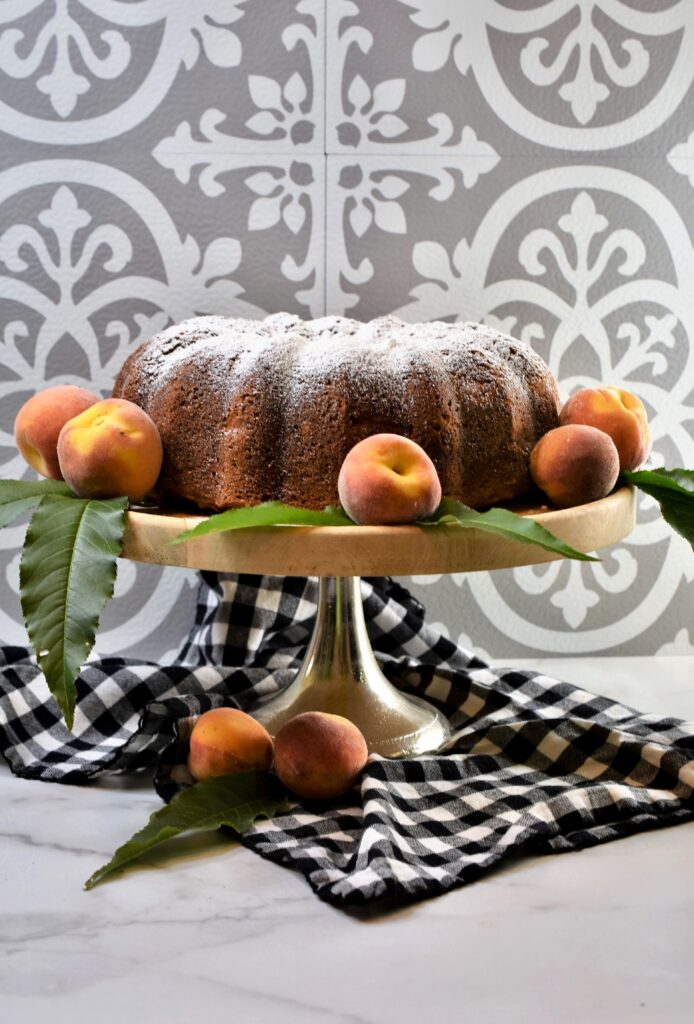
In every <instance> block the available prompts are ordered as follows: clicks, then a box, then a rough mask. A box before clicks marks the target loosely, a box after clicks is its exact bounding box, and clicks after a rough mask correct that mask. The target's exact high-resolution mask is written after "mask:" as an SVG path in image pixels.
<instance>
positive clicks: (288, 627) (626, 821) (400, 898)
mask: <svg viewBox="0 0 694 1024" xmlns="http://www.w3.org/2000/svg"><path fill="white" fill-rule="evenodd" d="M363 593H364V610H365V614H366V619H367V627H368V631H369V635H370V637H371V642H372V644H373V647H374V649H375V651H376V654H377V657H378V659H379V661H380V663H381V666H382V668H383V671H384V672H385V674H386V675H387V676H388V677H389V678H390V679H391V681H393V682H394V683H396V684H397V685H398V686H401V687H402V688H403V689H404V690H407V691H409V692H412V693H419V694H420V695H422V696H424V697H426V698H427V699H428V700H430V701H432V702H433V703H434V704H436V705H437V706H438V707H440V708H441V709H442V710H443V711H444V713H445V714H446V715H448V716H449V718H450V719H451V721H452V725H453V729H454V735H453V740H452V742H451V743H450V744H449V745H448V746H447V749H446V750H445V751H444V752H442V753H438V754H431V755H427V756H422V757H417V758H410V759H406V760H400V761H397V760H388V759H384V758H380V757H376V756H373V757H371V758H370V760H369V763H368V765H367V768H366V770H365V772H364V774H363V777H362V779H361V783H360V785H359V788H358V790H355V791H354V792H352V793H350V794H349V795H348V796H347V797H345V798H344V799H343V800H342V801H341V802H340V803H339V804H337V805H336V804H334V803H333V804H331V805H330V806H328V805H325V806H323V805H316V804H308V803H307V804H305V805H302V804H301V803H294V804H292V806H291V810H290V811H289V812H286V813H282V814H281V815H280V816H277V817H275V818H274V819H273V820H272V821H261V822H259V823H258V824H257V825H256V826H254V827H253V828H252V829H251V830H250V831H249V832H247V833H246V834H245V835H244V836H243V837H242V839H241V841H242V842H243V843H244V844H245V845H246V846H248V847H250V848H251V849H253V850H255V851H256V852H257V853H259V854H261V855H262V856H263V857H267V858H268V859H270V860H274V861H277V862H278V863H281V864H287V865H290V866H292V867H294V868H296V869H298V870H299V871H301V872H303V874H304V875H305V876H306V878H307V879H308V881H309V883H310V885H311V886H312V888H313V889H314V890H315V891H316V892H317V893H318V895H319V896H320V897H321V898H322V899H325V900H328V901H330V902H332V903H337V904H357V903H364V902H366V901H369V900H373V899H379V898H382V897H386V898H388V902H389V903H392V902H405V901H408V900H413V899H420V898H423V897H427V896H433V895H436V894H438V893H441V892H444V891H445V890H447V889H450V888H454V887H457V886H460V885H463V884H465V883H466V882H469V881H472V880H473V879H475V878H477V877H478V876H479V875H480V874H482V873H483V872H484V871H485V870H487V869H488V868H490V867H491V866H492V865H493V864H495V863H496V862H497V861H499V860H501V859H502V858H504V857H506V856H509V855H513V854H518V853H519V852H521V851H527V852H533V853H537V852H540V851H545V852H546V851H552V850H553V851H565V850H574V849H578V848H581V847H585V846H591V845H594V844H596V843H599V842H606V841H608V840H610V839H617V838H620V837H622V836H627V835H630V834H632V833H634V832H638V831H642V830H645V829H650V828H657V827H660V826H664V825H672V824H675V823H677V822H680V821H685V820H689V819H691V818H693V817H694V795H693V787H694V724H688V723H686V722H682V721H679V720H677V719H673V718H662V717H660V716H657V715H647V714H646V715H644V714H640V713H639V712H636V711H634V710H633V709H631V708H628V707H623V706H622V705H620V704H617V703H615V702H614V701H611V700H608V699H606V698H604V697H597V696H594V695H593V694H590V693H587V692H586V691H584V690H582V689H579V688H577V687H575V686H571V685H569V684H567V683H561V682H558V681H557V680H555V679H551V678H549V677H547V676H543V675H540V674H539V673H537V672H527V671H523V672H521V671H517V670H513V669H501V670H500V669H491V668H490V667H489V666H488V665H486V664H485V663H484V662H482V661H481V660H480V659H479V658H476V657H473V656H472V655H470V654H469V653H467V652H465V651H463V650H461V649H460V648H458V647H457V646H456V645H455V644H453V643H452V642H451V641H449V640H447V639H446V638H445V637H443V636H441V635H439V634H437V633H436V632H435V631H434V630H432V629H431V628H430V627H429V626H428V625H427V624H426V623H425V621H424V610H423V608H422V607H421V605H420V604H419V603H418V602H417V601H415V600H414V598H412V596H411V595H410V594H409V593H408V592H407V591H406V590H404V588H402V587H401V586H400V585H398V584H396V583H394V582H393V581H392V580H388V579H373V580H365V581H364V582H363ZM316 597H317V581H316V580H314V579H311V580H305V579H299V578H285V577H268V576H264V577H263V576H224V575H216V574H213V573H204V574H202V581H201V587H200V598H199V602H198V609H197V616H196V623H195V625H194V627H193V630H192V632H191V635H190V637H189V638H188V640H187V642H186V644H185V645H184V647H183V648H182V650H181V652H180V655H179V657H178V658H177V660H176V664H175V665H174V666H172V667H167V668H162V667H159V666H157V665H152V664H143V663H142V662H136V661H133V660H128V659H125V658H102V659H100V660H97V659H94V660H93V661H91V662H90V663H89V664H88V666H87V667H86V668H85V670H84V671H83V673H82V676H81V678H80V680H79V683H78V705H77V711H76V714H75V725H74V733H72V734H70V733H68V732H67V730H66V729H65V727H64V725H63V724H62V720H61V716H60V714H59V712H58V709H57V706H56V704H55V703H54V702H53V700H52V698H51V697H50V695H49V693H48V689H47V687H46V685H45V681H44V680H43V678H42V677H41V675H40V674H39V672H38V670H37V668H36V665H35V664H34V663H33V661H32V660H31V658H30V657H29V652H28V651H27V650H26V649H24V648H17V647H15V648H11V647H6V648H4V649H2V651H1V654H0V741H1V743H2V750H3V753H4V755H5V757H6V758H7V760H8V762H9V764H10V766H11V768H12V769H13V771H15V772H16V773H17V774H18V775H22V776H25V777H29V778H36V779H44V780H46V781H54V782H77V781H81V780H84V779H86V778H88V777H89V776H91V775H93V774H95V773H96V772H99V771H103V770H110V771H130V770H133V769H137V768H143V767H147V766H150V767H151V766H154V765H157V764H158V765H159V768H158V773H157V785H158V788H159V791H160V792H161V793H162V795H163V796H164V797H165V798H168V796H170V795H171V793H172V792H173V790H174V788H175V786H174V784H173V783H172V782H171V779H172V778H175V777H176V771H175V767H176V764H177V763H178V762H180V761H181V759H182V758H183V755H184V752H185V751H184V749H183V744H182V742H181V740H180V738H179V736H178V731H177V725H178V724H180V725H182V724H183V721H182V720H188V719H189V718H190V717H191V716H193V715H197V714H199V713H200V712H202V711H204V710H206V709H208V708H210V707H214V706H218V705H220V704H232V705H236V706H239V707H242V708H249V707H250V706H251V705H252V704H253V702H254V701H255V700H256V699H257V698H259V697H261V696H265V695H268V694H271V693H274V692H276V691H278V690H279V689H281V688H283V687H284V686H286V685H287V684H288V683H289V682H290V681H291V679H292V678H293V676H294V674H295V672H296V669H297V668H298V666H299V663H300V661H301V657H302V655H303V652H304V650H305V647H306V644H307V642H308V638H309V635H310V632H311V627H312V623H313V618H314V615H315V610H316ZM186 724H187V725H189V724H190V723H189V722H186ZM182 731H185V730H182Z"/></svg>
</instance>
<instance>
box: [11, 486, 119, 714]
mask: <svg viewBox="0 0 694 1024" xmlns="http://www.w3.org/2000/svg"><path fill="white" fill-rule="evenodd" d="M127 504H128V502H127V498H111V499H109V500H107V501H94V500H89V499H88V498H70V499H68V500H66V499H65V497H61V496H59V495H48V496H46V497H44V498H43V500H42V501H41V504H40V505H39V507H38V508H37V510H36V512H34V514H33V516H32V517H31V522H30V523H29V528H28V530H27V534H26V538H25V541H24V551H23V552H22V560H21V563H20V568H19V581H20V596H21V601H22V610H23V612H24V621H25V623H26V628H27V632H28V634H29V639H30V640H31V643H32V645H33V647H34V651H35V652H36V659H37V661H38V664H39V667H40V668H41V670H42V672H43V673H44V675H45V677H46V682H47V683H48V687H49V689H50V691H51V693H52V694H53V696H54V697H55V699H56V700H57V701H58V704H59V705H60V708H61V710H62V712H63V714H64V715H65V721H66V723H67V725H68V728H71V726H72V720H73V715H74V709H75V680H76V678H77V675H78V673H79V670H80V668H81V667H82V665H83V664H84V662H85V661H86V659H87V656H88V654H89V652H90V651H91V649H92V647H93V645H94V638H95V635H96V630H97V627H98V624H99V616H100V615H101V612H102V611H103V608H104V605H105V604H106V602H107V601H108V599H109V597H111V595H112V594H113V586H114V583H115V579H116V559H117V557H118V555H119V554H120V551H121V546H122V541H123V530H124V528H125V510H126V507H127Z"/></svg>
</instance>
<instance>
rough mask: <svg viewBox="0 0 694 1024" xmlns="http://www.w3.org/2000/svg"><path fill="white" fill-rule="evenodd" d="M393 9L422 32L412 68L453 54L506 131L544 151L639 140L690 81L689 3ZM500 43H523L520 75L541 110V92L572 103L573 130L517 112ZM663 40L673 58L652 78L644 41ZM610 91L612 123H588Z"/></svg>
mask: <svg viewBox="0 0 694 1024" xmlns="http://www.w3.org/2000/svg"><path fill="white" fill-rule="evenodd" d="M400 2H402V3H404V4H406V6H407V7H408V8H412V7H413V6H414V7H415V8H416V9H415V11H414V12H413V13H412V14H411V20H412V21H413V22H414V23H415V24H416V25H417V26H419V27H421V28H422V29H424V32H423V33H422V34H421V35H420V36H419V37H418V38H417V40H416V41H415V43H414V45H413V48H412V63H413V67H414V68H415V69H416V70H417V71H421V72H425V73H426V72H434V71H438V70H440V69H441V68H442V67H444V65H445V64H446V63H447V61H448V59H449V57H450V56H452V57H453V60H454V62H455V65H456V67H457V68H458V71H459V72H460V73H461V74H462V75H467V74H468V73H472V74H473V75H474V77H475V81H476V82H477V84H478V85H479V87H480V89H481V90H482V92H483V93H484V96H485V99H486V100H487V102H488V104H489V106H490V107H491V108H492V109H493V110H494V112H495V113H496V114H497V115H498V116H499V117H501V118H502V120H503V121H504V122H505V123H506V124H507V125H508V126H509V127H511V128H512V129H513V130H514V131H516V132H518V133H519V134H520V135H523V136H525V137H526V138H528V139H531V140H532V141H534V142H539V143H540V144H541V145H543V146H550V147H553V148H556V149H568V150H575V151H578V150H597V149H611V148H614V147H616V146H624V145H627V144H628V143H631V142H634V141H636V140H637V139H641V138H643V137H644V136H645V135H648V134H649V133H650V132H652V131H653V129H654V127H656V126H658V125H660V124H662V123H663V122H664V121H666V120H667V118H668V117H670V115H671V114H672V113H673V112H674V111H675V110H676V109H677V107H678V106H679V105H680V103H681V102H682V100H683V99H684V97H685V95H686V94H687V91H688V90H689V88H690V87H691V85H692V82H693V81H694V62H692V60H691V53H692V43H693V41H694V5H692V4H691V3H687V2H686V0H685V2H678V3H672V4H658V5H654V6H652V7H650V9H648V10H639V9H637V8H636V7H635V6H632V4H630V3H625V2H623V0H548V2H546V3H542V4H539V5H533V6H532V7H527V6H525V5H523V6H520V7H517V8H511V7H509V6H508V5H507V4H505V3H502V2H501V0H483V2H480V3H460V2H458V0H415V2H414V3H413V2H411V0H400ZM606 19H608V20H606ZM569 25H570V26H571V27H569ZM606 26H609V28H607V27H606ZM550 35H551V36H553V38H554V45H552V43H550V40H549V38H548V36H550ZM504 37H506V39H507V40H508V42H509V43H512V42H513V39H514V37H517V38H524V39H526V38H527V42H526V43H525V45H524V46H523V48H522V50H521V51H520V56H519V59H518V65H517V72H519V73H521V74H522V75H523V76H524V77H525V78H526V80H527V82H528V83H531V84H532V85H534V86H536V87H537V90H538V93H540V96H539V101H540V103H541V104H542V103H544V105H545V107H546V106H547V100H546V92H547V90H551V89H555V90H556V93H557V96H558V97H559V98H560V100H561V101H563V104H568V105H569V108H570V110H571V113H572V116H573V120H574V121H575V122H576V123H575V124H574V125H570V124H564V123H562V121H561V119H560V117H559V116H557V115H555V114H549V115H548V116H546V117H541V116H539V115H538V114H537V112H536V111H535V110H534V109H531V108H530V107H529V106H527V105H524V102H523V100H522V99H521V98H520V97H521V95H522V92H523V91H522V90H514V89H512V88H510V87H509V77H510V75H512V73H513V70H514V69H513V68H509V67H507V66H506V64H505V63H504V65H503V66H502V61H501V59H500V56H499V54H503V55H504V56H505V57H506V60H508V59H509V54H510V53H513V48H512V47H508V48H504V47H503V43H500V42H498V40H499V39H501V40H503V38H504ZM637 37H641V38H637ZM664 37H667V38H669V39H670V40H671V41H672V44H673V46H675V47H676V55H675V57H674V59H673V60H671V61H670V65H669V68H668V73H667V75H666V76H665V78H664V80H662V81H658V79H659V77H660V76H659V75H658V61H651V57H650V52H649V49H648V48H647V45H644V42H642V41H641V39H645V40H647V42H648V43H650V42H651V41H653V42H655V43H660V41H661V40H662V39H663V38H664ZM494 40H496V41H494ZM557 40H558V41H557ZM651 70H652V71H653V74H654V81H657V86H654V88H655V90H656V91H655V93H654V94H653V95H651V96H650V98H648V99H647V100H646V101H645V103H644V100H643V95H647V94H648V90H642V92H641V93H640V94H639V93H637V91H636V90H635V89H634V87H635V86H637V85H641V84H644V83H645V80H646V79H647V78H648V74H649V71H651ZM630 90H633V92H630ZM543 93H544V95H542V94H543ZM613 94H616V95H617V96H618V98H619V102H618V103H615V104H614V109H615V114H614V115H613V116H612V117H610V120H609V123H606V124H596V125H594V126H591V122H592V121H594V119H595V116H596V113H597V111H598V108H599V106H600V105H601V104H603V103H604V102H605V101H606V100H607V99H608V97H610V96H612V95H613Z"/></svg>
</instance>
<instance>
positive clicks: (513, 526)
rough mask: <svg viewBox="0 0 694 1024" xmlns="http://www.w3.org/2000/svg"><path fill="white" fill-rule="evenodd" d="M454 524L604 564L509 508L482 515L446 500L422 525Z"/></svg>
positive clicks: (569, 556) (564, 555)
mask: <svg viewBox="0 0 694 1024" xmlns="http://www.w3.org/2000/svg"><path fill="white" fill-rule="evenodd" d="M454 523H455V524H457V525H458V526H462V527H464V528H467V529H472V530H484V531H485V532H487V533H496V534H499V535H500V536H502V537H509V538H510V539H511V540H517V541H520V543H521V544H536V545H537V546H538V547H541V548H544V549H545V551H552V552H554V554H557V555H561V556H562V557H563V558H574V559H576V560H578V561H581V562H599V561H600V559H599V558H596V557H595V556H594V555H586V554H584V553H583V552H582V551H577V550H576V549H575V548H572V547H571V546H570V545H569V544H565V543H564V541H563V540H559V538H558V537H555V536H554V534H553V533H551V532H550V531H549V530H548V529H547V528H546V527H544V526H542V525H541V524H540V523H538V522H537V521H536V520H535V519H533V518H532V517H531V516H519V515H517V513H515V512H511V511H510V509H507V508H490V509H488V510H487V511H486V512H478V511H477V510H476V509H474V508H469V507H468V506H467V505H463V503H462V502H460V501H456V500H455V499H454V498H444V500H443V501H442V502H441V504H440V505H439V507H438V509H437V510H436V512H435V513H434V515H433V516H432V517H431V518H430V519H427V520H424V521H423V522H422V523H419V524H418V525H420V526H445V525H449V524H454Z"/></svg>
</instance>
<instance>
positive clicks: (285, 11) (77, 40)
mask: <svg viewBox="0 0 694 1024" xmlns="http://www.w3.org/2000/svg"><path fill="white" fill-rule="evenodd" d="M51 8H52V9H51ZM323 37H324V3H323V0H262V2H258V0H196V2H195V3H162V2H161V0H110V2H109V3H108V4H101V3H83V4H80V3H78V2H73V3H69V4H68V3H66V2H64V0H61V2H55V3H50V4H46V3H45V2H44V0H5V2H4V3H3V9H2V10H1V11H0V96H1V97H2V100H0V125H2V130H3V131H5V132H6V133H7V134H8V135H11V136H12V137H13V138H15V139H22V140H25V141H27V142H31V143H37V144H41V145H44V144H49V145H55V146H84V145H97V144H100V143H102V142H106V141H108V140H110V139H113V138H116V137H121V136H122V135H123V134H124V133H127V132H131V131H132V130H133V129H134V128H136V127H137V126H139V125H141V124H143V123H145V122H146V121H148V120H150V119H151V120H153V121H155V122H157V123H165V122H168V121H169V120H171V119H173V118H175V117H176V116H178V124H177V125H174V128H175V133H174V134H175V137H176V138H177V139H178V141H179V143H181V144H184V143H186V142H189V141H190V137H191V131H192V132H193V133H199V135H200V141H201V143H202V144H207V146H208V148H210V149H217V150H222V149H225V148H226V149H228V148H229V147H230V146H231V140H232V139H235V140H236V147H237V149H236V151H237V152H238V151H239V150H240V149H245V151H246V152H256V151H257V150H258V148H267V147H270V148H269V149H268V152H284V153H287V152H292V153H295V152H299V151H306V152H322V151H323V121H324V118H323V95H324V90H323V53H324V47H323ZM184 116H187V117H188V118H189V120H188V121H184V120H183V117H184ZM203 118H204V121H203V120H202V119H203ZM201 121H202V124H201ZM206 132H209V136H208V135H206Z"/></svg>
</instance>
